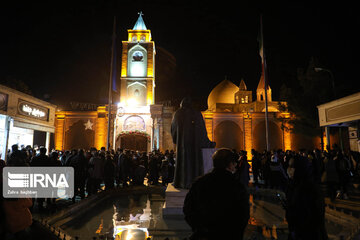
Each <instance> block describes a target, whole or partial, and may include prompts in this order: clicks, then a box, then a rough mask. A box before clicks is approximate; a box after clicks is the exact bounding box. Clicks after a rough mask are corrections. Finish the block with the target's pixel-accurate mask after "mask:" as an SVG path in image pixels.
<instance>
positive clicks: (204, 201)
mask: <svg viewBox="0 0 360 240" xmlns="http://www.w3.org/2000/svg"><path fill="white" fill-rule="evenodd" d="M212 158H213V165H214V169H213V171H212V172H210V173H207V174H206V175H204V176H201V177H200V178H198V179H197V180H196V181H195V182H194V183H193V184H192V186H191V188H190V190H189V192H188V193H187V195H186V197H185V201H184V207H183V212H184V215H185V220H186V222H187V223H188V224H189V225H190V227H191V229H192V232H193V234H192V235H191V237H190V239H192V240H195V239H204V240H211V239H236V240H238V239H239V240H241V239H243V234H244V230H245V227H246V226H247V223H248V220H249V217H250V207H249V194H248V192H247V190H246V188H245V186H244V185H243V184H241V183H240V181H238V180H236V179H235V178H234V176H233V172H235V169H236V168H235V167H236V161H237V159H238V155H237V154H235V153H234V152H233V151H231V150H230V149H227V148H221V149H219V150H217V151H216V152H215V153H214V155H213V157H212Z"/></svg>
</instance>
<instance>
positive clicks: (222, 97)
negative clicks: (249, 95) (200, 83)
mask: <svg viewBox="0 0 360 240" xmlns="http://www.w3.org/2000/svg"><path fill="white" fill-rule="evenodd" d="M237 91H239V88H238V87H237V86H236V85H235V84H233V83H232V82H230V81H229V80H227V79H225V80H223V81H222V82H220V83H219V84H218V85H216V87H215V88H214V89H213V90H212V91H211V92H210V94H209V97H208V109H213V108H215V104H216V103H232V104H234V103H235V93H236V92H237Z"/></svg>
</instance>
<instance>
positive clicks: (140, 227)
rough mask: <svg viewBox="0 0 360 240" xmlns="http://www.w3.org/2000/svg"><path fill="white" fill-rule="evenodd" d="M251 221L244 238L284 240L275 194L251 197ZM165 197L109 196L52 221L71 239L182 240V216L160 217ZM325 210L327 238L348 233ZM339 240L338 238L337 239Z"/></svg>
mask: <svg viewBox="0 0 360 240" xmlns="http://www.w3.org/2000/svg"><path fill="white" fill-rule="evenodd" d="M249 201H250V219H249V224H248V226H247V228H246V231H245V234H244V239H252V240H253V239H287V235H288V230H287V222H286V220H285V219H284V217H285V211H284V209H283V208H282V206H281V204H280V203H279V202H278V198H276V197H275V194H274V193H271V194H263V193H260V194H259V193H258V192H256V193H254V194H251V195H250V198H249ZM164 202H165V201H164V196H163V195H161V194H154V193H149V194H131V193H128V194H120V195H119V194H115V195H112V194H108V195H106V197H104V198H102V199H99V200H98V201H96V202H94V203H91V204H90V203H89V204H87V205H85V206H86V207H84V208H85V210H84V211H81V213H80V212H79V213H78V212H76V211H74V212H73V213H72V214H71V217H67V218H65V220H64V219H62V220H60V221H58V222H55V223H54V225H56V227H60V228H61V229H63V230H64V231H65V232H67V233H68V235H70V236H73V237H75V236H77V237H79V240H82V239H93V237H97V238H98V239H99V238H102V239H116V240H120V239H129V240H130V239H132V240H137V239H145V238H146V237H147V236H152V239H153V240H157V239H159V240H160V239H161V240H164V239H165V238H168V239H169V240H172V239H174V240H175V239H184V238H188V237H189V236H190V234H191V229H190V227H189V226H188V225H187V224H186V222H185V221H184V219H183V216H173V217H163V214H162V210H163V206H164ZM331 214H332V213H331V211H330V210H327V215H326V220H327V221H326V228H327V229H328V233H329V236H330V239H335V238H336V236H338V235H339V233H341V232H344V231H347V230H348V229H349V228H346V226H348V225H349V224H350V223H349V221H348V220H346V219H343V220H341V221H339V218H338V217H337V216H335V213H333V215H331ZM336 239H338V238H336Z"/></svg>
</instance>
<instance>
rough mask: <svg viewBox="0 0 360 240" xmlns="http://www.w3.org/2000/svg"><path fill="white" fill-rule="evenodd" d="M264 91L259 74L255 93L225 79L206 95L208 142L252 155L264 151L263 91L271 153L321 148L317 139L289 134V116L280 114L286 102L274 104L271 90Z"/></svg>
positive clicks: (244, 85)
mask: <svg viewBox="0 0 360 240" xmlns="http://www.w3.org/2000/svg"><path fill="white" fill-rule="evenodd" d="M266 90H267V91H265V81H264V74H263V73H262V75H261V78H260V81H259V83H258V87H257V89H256V93H255V94H254V95H255V96H256V97H255V99H253V92H252V91H251V90H249V89H247V86H246V84H245V81H244V80H243V79H242V80H241V81H240V84H239V86H236V85H235V84H234V83H232V82H231V81H229V80H227V79H225V80H223V81H222V82H220V83H219V84H218V85H217V86H216V87H215V88H214V89H213V90H212V91H211V92H210V94H209V96H208V109H207V110H206V111H203V112H202V114H203V116H204V120H205V125H206V128H207V132H208V137H209V139H210V140H212V141H215V142H216V147H217V148H220V147H227V148H231V149H236V150H237V151H239V150H245V151H247V154H248V156H251V149H255V150H257V151H260V152H262V151H264V150H265V149H266V148H267V146H266V122H265V120H266V118H265V92H266V94H267V101H268V133H269V134H268V137H269V148H270V150H277V149H282V150H284V151H286V150H299V149H301V148H307V149H313V148H315V147H317V148H321V145H320V137H318V138H310V137H309V138H307V137H306V136H301V135H299V134H294V133H292V132H291V131H290V129H291V126H290V125H289V120H290V118H291V117H292V116H291V115H290V113H288V112H283V111H281V110H280V109H282V108H281V105H285V106H286V102H280V101H273V99H272V89H271V88H270V86H269V85H267V89H266Z"/></svg>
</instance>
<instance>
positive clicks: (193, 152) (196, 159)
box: [171, 97, 215, 189]
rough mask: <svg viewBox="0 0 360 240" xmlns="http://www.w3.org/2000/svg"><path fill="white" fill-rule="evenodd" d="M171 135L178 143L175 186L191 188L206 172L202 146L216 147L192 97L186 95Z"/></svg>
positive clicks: (174, 120)
mask: <svg viewBox="0 0 360 240" xmlns="http://www.w3.org/2000/svg"><path fill="white" fill-rule="evenodd" d="M171 136H172V139H173V142H174V144H176V167H175V179H174V187H175V188H185V189H188V188H190V186H191V184H192V182H193V181H194V180H195V178H197V177H198V176H201V175H202V174H204V166H203V159H202V152H201V149H202V148H214V147H215V143H214V142H211V141H210V140H209V138H208V136H207V132H206V127H205V122H204V119H203V117H202V115H201V112H200V111H197V110H195V109H193V108H192V103H191V99H190V98H189V97H185V98H184V99H183V100H182V102H181V104H180V109H178V110H177V111H176V112H175V115H174V118H173V120H172V123H171Z"/></svg>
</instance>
